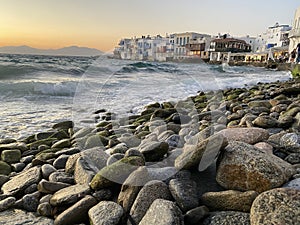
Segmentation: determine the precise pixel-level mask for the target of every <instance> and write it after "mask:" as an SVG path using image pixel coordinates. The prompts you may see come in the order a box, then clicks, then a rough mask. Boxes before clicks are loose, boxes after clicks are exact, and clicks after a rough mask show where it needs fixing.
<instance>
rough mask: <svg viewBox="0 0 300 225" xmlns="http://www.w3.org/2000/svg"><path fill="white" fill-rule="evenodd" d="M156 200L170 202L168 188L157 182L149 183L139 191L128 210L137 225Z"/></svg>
mask: <svg viewBox="0 0 300 225" xmlns="http://www.w3.org/2000/svg"><path fill="white" fill-rule="evenodd" d="M156 199H165V200H171V199H172V196H171V193H170V191H169V188H168V186H167V185H166V184H165V183H164V182H162V181H158V180H154V181H150V182H148V183H146V185H145V186H144V187H143V188H142V189H141V190H140V192H139V193H138V195H137V197H136V199H135V201H134V203H133V205H132V207H131V210H130V215H131V217H132V219H133V220H134V221H135V223H137V224H138V223H139V222H140V221H141V220H142V218H143V217H144V215H145V214H146V212H147V210H148V209H149V207H150V206H151V204H152V203H153V202H154V200H156Z"/></svg>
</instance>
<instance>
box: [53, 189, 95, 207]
mask: <svg viewBox="0 0 300 225" xmlns="http://www.w3.org/2000/svg"><path fill="white" fill-rule="evenodd" d="M89 193H90V187H89V186H88V185H86V184H85V185H80V184H77V185H73V186H70V187H66V188H64V189H61V190H59V191H57V192H56V193H55V194H54V195H53V196H52V198H51V199H50V204H51V205H53V206H61V205H68V204H72V203H75V202H77V201H78V200H79V199H81V198H83V197H84V196H86V195H87V194H89Z"/></svg>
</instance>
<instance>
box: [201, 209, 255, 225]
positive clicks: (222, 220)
mask: <svg viewBox="0 0 300 225" xmlns="http://www.w3.org/2000/svg"><path fill="white" fill-rule="evenodd" d="M201 224H202V225H217V224H220V225H221V224H222V225H250V216H249V213H244V212H237V211H220V212H213V213H210V215H209V216H207V217H205V219H204V220H203V222H202V223H201ZM251 225H252V224H251Z"/></svg>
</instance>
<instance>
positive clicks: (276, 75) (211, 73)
mask: <svg viewBox="0 0 300 225" xmlns="http://www.w3.org/2000/svg"><path fill="white" fill-rule="evenodd" d="M290 78H291V74H290V72H288V71H276V70H270V69H266V68H259V67H253V66H228V65H227V64H222V65H210V64H206V63H180V62H179V63H174V62H141V61H125V60H117V59H111V58H110V57H108V56H107V55H105V54H104V55H101V56H97V57H74V56H69V57H68V56H41V55H8V54H0V138H15V139H22V138H24V137H27V136H29V135H32V134H35V133H37V132H42V131H47V130H49V129H50V128H51V127H52V125H53V124H55V123H57V122H60V121H64V120H72V121H73V122H74V123H75V127H76V128H80V127H85V126H95V124H96V123H97V122H98V121H97V117H96V114H95V112H96V111H98V110H100V109H105V110H106V111H108V112H113V113H114V114H115V115H118V116H120V118H121V117H124V116H128V115H131V114H135V113H138V112H140V111H141V110H143V108H144V107H145V106H146V105H147V104H150V103H155V102H165V101H178V100H183V99H186V98H188V97H189V96H193V95H196V94H197V93H198V92H200V91H210V90H220V89H224V88H233V87H246V86H247V87H250V86H252V85H255V84H257V83H258V82H262V83H265V82H273V81H284V80H288V79H290Z"/></svg>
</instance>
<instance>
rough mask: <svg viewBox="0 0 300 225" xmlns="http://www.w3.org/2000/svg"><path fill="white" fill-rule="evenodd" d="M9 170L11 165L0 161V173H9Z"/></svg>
mask: <svg viewBox="0 0 300 225" xmlns="http://www.w3.org/2000/svg"><path fill="white" fill-rule="evenodd" d="M10 172H11V167H10V165H9V164H7V163H6V162H3V161H0V174H2V175H9V174H10Z"/></svg>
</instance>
